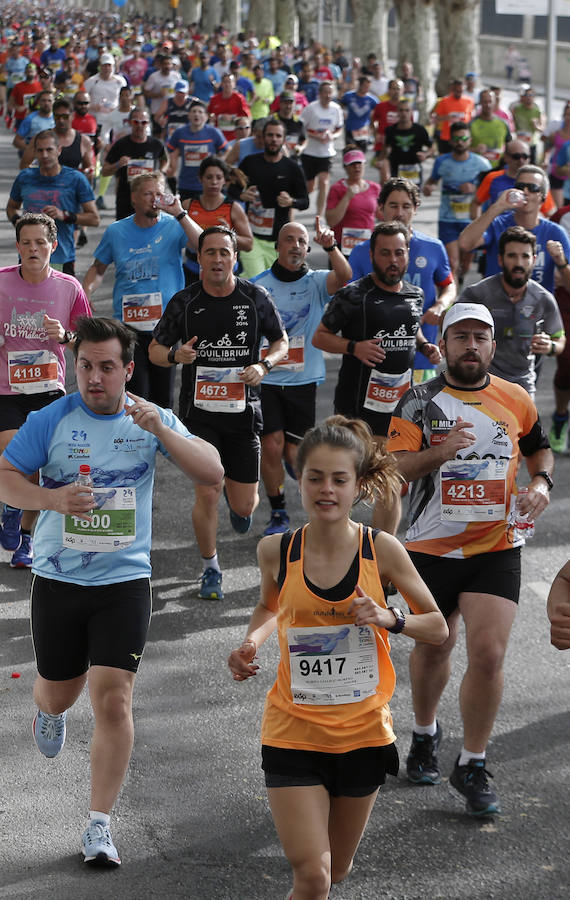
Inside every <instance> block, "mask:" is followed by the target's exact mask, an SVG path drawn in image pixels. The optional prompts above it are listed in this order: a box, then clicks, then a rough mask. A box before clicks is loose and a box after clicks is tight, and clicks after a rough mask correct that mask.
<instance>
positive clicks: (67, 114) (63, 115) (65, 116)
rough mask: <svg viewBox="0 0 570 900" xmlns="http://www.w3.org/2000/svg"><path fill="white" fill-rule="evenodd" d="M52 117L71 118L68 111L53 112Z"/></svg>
mask: <svg viewBox="0 0 570 900" xmlns="http://www.w3.org/2000/svg"><path fill="white" fill-rule="evenodd" d="M53 117H54V119H70V118H71V116H70V115H69V113H54V114H53Z"/></svg>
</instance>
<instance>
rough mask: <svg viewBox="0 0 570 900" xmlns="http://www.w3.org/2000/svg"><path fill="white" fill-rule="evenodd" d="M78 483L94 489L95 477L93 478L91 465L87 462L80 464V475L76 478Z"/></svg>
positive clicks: (90, 489)
mask: <svg viewBox="0 0 570 900" xmlns="http://www.w3.org/2000/svg"><path fill="white" fill-rule="evenodd" d="M75 483H76V484H80V485H81V486H82V487H85V488H87V489H88V490H89V491H92V490H93V479H92V478H91V466H89V465H87V463H83V464H82V465H80V466H79V475H78V476H77V478H76V479H75ZM91 512H92V510H89V512H88V513H86V515H90V513H91Z"/></svg>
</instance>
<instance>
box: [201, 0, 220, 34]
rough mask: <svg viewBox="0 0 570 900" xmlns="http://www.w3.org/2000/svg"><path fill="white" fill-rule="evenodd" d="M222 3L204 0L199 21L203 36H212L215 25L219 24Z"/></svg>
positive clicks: (216, 0)
mask: <svg viewBox="0 0 570 900" xmlns="http://www.w3.org/2000/svg"><path fill="white" fill-rule="evenodd" d="M221 12H222V3H221V0H205V2H204V3H202V19H201V21H200V24H201V27H202V31H203V32H205V34H213V33H214V28H215V27H216V25H220V24H221Z"/></svg>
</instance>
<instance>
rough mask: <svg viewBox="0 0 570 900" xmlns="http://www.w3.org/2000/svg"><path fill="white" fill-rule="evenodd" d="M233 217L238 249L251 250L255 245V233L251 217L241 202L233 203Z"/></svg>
mask: <svg viewBox="0 0 570 900" xmlns="http://www.w3.org/2000/svg"><path fill="white" fill-rule="evenodd" d="M231 219H232V226H233V229H234V231H235V233H236V237H237V248H238V250H245V251H248V250H251V248H252V247H253V234H252V233H251V228H250V225H249V219H248V218H247V216H246V214H245V210H244V208H243V207H242V206H240V204H239V203H234V204H233V205H232V212H231Z"/></svg>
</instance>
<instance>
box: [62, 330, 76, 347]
mask: <svg viewBox="0 0 570 900" xmlns="http://www.w3.org/2000/svg"><path fill="white" fill-rule="evenodd" d="M72 340H73V332H71V331H64V333H63V340H62V341H59V343H60V344H69V342H70V341H72Z"/></svg>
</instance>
